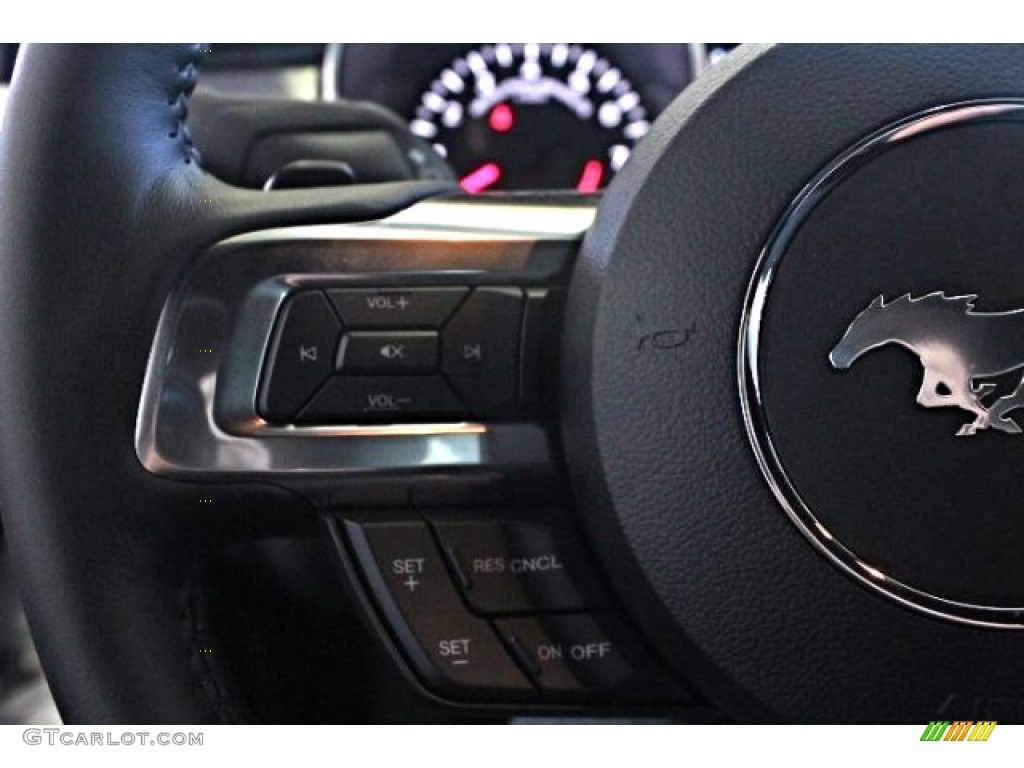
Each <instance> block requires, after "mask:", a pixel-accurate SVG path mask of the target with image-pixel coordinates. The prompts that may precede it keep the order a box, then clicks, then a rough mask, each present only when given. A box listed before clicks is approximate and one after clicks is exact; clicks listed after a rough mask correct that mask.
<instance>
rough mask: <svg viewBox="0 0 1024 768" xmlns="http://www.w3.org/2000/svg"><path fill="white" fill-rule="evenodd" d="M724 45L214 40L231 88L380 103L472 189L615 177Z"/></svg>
mask: <svg viewBox="0 0 1024 768" xmlns="http://www.w3.org/2000/svg"><path fill="white" fill-rule="evenodd" d="M733 47H734V46H733V45H732V44H728V43H689V44H602V43H461V44H456V43H440V44H435V43H429V44H428V43H413V44H409V43H402V44H380V43H378V44H340V43H329V44H326V45H322V46H309V45H246V46H242V45H233V44H223V45H220V44H213V45H212V46H211V49H212V55H210V56H209V57H208V58H207V60H206V62H205V63H204V77H203V81H204V84H205V85H206V86H207V87H212V88H214V89H216V90H218V91H221V92H223V93H225V94H228V95H244V96H257V95H263V96H272V97H287V98H299V99H305V100H325V101H331V100H334V99H339V98H345V99H357V100H366V101H372V102H375V103H377V104H382V105H384V106H386V107H388V108H389V109H391V110H392V111H394V112H395V113H396V114H398V115H399V116H400V117H402V118H403V119H404V120H406V121H407V122H408V124H409V127H410V129H411V131H412V133H414V134H415V135H417V136H419V137H421V138H422V139H424V140H425V141H427V142H428V143H429V144H430V145H431V146H432V147H433V148H434V151H435V152H437V153H438V154H439V155H440V156H442V157H443V158H444V159H445V160H446V161H447V163H448V164H449V165H450V166H451V167H452V169H453V171H454V172H455V174H456V177H457V178H458V180H459V182H460V184H461V186H462V187H463V189H465V190H466V191H467V192H470V193H480V192H485V191H501V190H525V189H546V190H549V189H550V190H553V189H566V190H575V191H578V192H583V193H590V192H596V191H598V190H600V189H602V188H603V187H605V186H607V184H608V182H609V181H610V180H611V178H612V177H613V176H614V175H615V173H616V172H617V171H618V170H619V169H620V168H621V167H622V166H623V164H624V163H625V162H626V160H627V159H628V158H629V155H630V153H631V152H632V150H633V147H634V146H635V145H636V144H637V142H638V141H640V139H642V138H643V136H644V135H646V134H647V132H648V131H649V130H650V127H651V124H652V122H653V121H654V120H655V119H656V118H657V116H658V115H659V114H660V113H661V112H662V111H663V110H664V109H665V108H666V107H667V106H668V104H669V103H671V101H672V100H673V99H674V98H675V96H676V95H678V94H679V92H680V91H682V90H683V89H684V88H685V87H686V86H687V85H689V84H690V83H691V82H692V81H693V80H694V79H695V78H696V77H698V76H699V75H700V73H701V72H702V71H704V70H705V69H706V68H707V67H709V66H712V65H714V64H715V63H716V62H717V61H719V60H720V59H721V58H723V57H724V56H725V55H727V53H728V51H729V50H731V49H732V48H733Z"/></svg>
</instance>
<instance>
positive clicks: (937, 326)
mask: <svg viewBox="0 0 1024 768" xmlns="http://www.w3.org/2000/svg"><path fill="white" fill-rule="evenodd" d="M977 298H978V297H977V295H973V294H972V295H968V296H946V295H945V294H944V293H941V292H940V293H929V294H927V295H925V296H920V297H918V298H913V297H911V295H910V294H909V293H908V294H905V295H903V296H900V297H899V298H898V299H894V300H893V301H890V302H889V303H888V304H886V303H885V300H884V299H883V298H882V297H881V296H879V297H877V298H876V299H875V300H874V301H872V302H871V303H870V304H869V305H868V306H867V309H865V310H864V311H863V312H861V313H860V314H859V315H857V317H856V318H854V321H853V322H852V323H850V327H849V328H847V329H846V333H844V334H843V338H842V339H840V340H839V343H838V344H836V346H835V348H834V349H833V350H832V352H831V353H829V356H828V359H829V361H830V362H831V363H832V366H833V367H834V368H836V369H837V370H846V369H847V368H849V367H850V366H851V365H853V364H854V362H856V361H857V359H858V358H859V357H860V356H861V355H863V354H864V353H865V352H870V351H871V350H873V349H878V348H879V347H882V346H885V345H886V344H898V345H900V346H902V347H905V348H907V349H909V350H910V351H911V352H913V353H914V354H915V355H917V356H918V357H919V358H920V360H921V366H922V367H923V368H924V377H923V378H922V380H921V389H920V390H919V391H918V393H917V402H918V403H919V404H920V405H923V406H924V407H925V408H962V409H963V410H965V411H967V412H968V413H971V414H974V421H973V422H970V423H968V424H964V425H963V426H962V427H960V431H959V432H957V435H960V436H969V435H974V434H976V433H977V432H978V431H979V430H983V429H995V430H999V431H1000V432H1006V433H1009V434H1013V435H1016V434H1020V433H1021V428H1020V425H1019V424H1017V422H1015V421H1013V420H1012V419H1010V418H1008V417H1007V414H1008V413H1010V411H1013V410H1016V409H1017V408H1024V372H1022V374H1021V379H1020V380H1019V381H1018V382H1017V385H1016V387H1015V388H1014V389H1013V391H1012V392H1010V393H1009V394H1007V395H1004V396H1002V397H995V398H994V399H992V396H993V395H994V394H995V391H996V386H997V385H996V384H994V383H992V382H983V381H980V380H981V379H992V378H995V377H997V376H1002V375H1003V374H1007V373H1010V372H1011V371H1018V370H1024V309H1015V310H1011V311H1009V312H975V311H974V300H975V299H977ZM986 400H987V401H988V404H986Z"/></svg>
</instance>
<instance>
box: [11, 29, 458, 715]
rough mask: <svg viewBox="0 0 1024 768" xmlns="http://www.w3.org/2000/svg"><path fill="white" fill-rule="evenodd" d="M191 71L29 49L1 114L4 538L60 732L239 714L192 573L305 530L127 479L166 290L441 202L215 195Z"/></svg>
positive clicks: (275, 492)
mask: <svg viewBox="0 0 1024 768" xmlns="http://www.w3.org/2000/svg"><path fill="white" fill-rule="evenodd" d="M202 56H203V49H202V46H201V45H199V44H193V45H153V46H123V45H112V46H108V45H103V46H95V45H94V46H70V45H52V46H51V45H42V46H28V47H26V49H25V50H23V52H22V55H21V57H20V59H19V64H18V69H17V72H16V75H15V78H14V82H13V85H12V90H11V94H10V97H9V100H8V102H7V110H6V114H5V122H4V130H3V138H2V148H0V167H2V169H3V171H2V173H0V187H2V189H0V233H2V235H0V265H2V266H0V270H2V272H3V276H2V278H0V284H2V288H0V305H2V309H0V313H2V317H3V324H4V327H5V329H7V330H6V332H5V333H4V334H3V339H2V340H0V357H2V358H3V360H4V361H5V363H4V365H3V366H2V372H0V402H2V403H3V406H2V407H3V410H4V411H5V413H6V414H7V418H6V419H5V424H4V429H3V435H2V437H0V441H2V444H3V445H2V448H0V453H2V455H3V459H2V463H3V469H2V474H3V476H4V477H5V478H6V479H5V481H4V484H3V515H4V529H5V532H6V535H7V536H8V538H9V542H10V546H11V550H12V560H13V562H14V565H15V568H16V571H17V574H18V578H19V582H20V588H21V590H22V593H23V596H24V599H25V603H26V610H27V613H28V615H29V617H30V622H31V626H32V629H33V634H34V636H35V640H36V643H37V646H38V649H39V653H40V656H41V658H42V660H43V662H44V666H45V669H46V672H47V676H48V679H49V683H50V686H51V689H52V690H53V693H54V695H55V698H56V700H57V702H58V706H59V707H60V710H61V713H62V716H63V717H64V719H65V721H67V722H92V723H98V722H137V723H147V722H152V723H187V722H226V721H231V720H234V719H238V718H240V717H244V714H240V710H239V709H238V708H237V707H233V706H232V705H231V703H230V702H228V701H227V699H226V694H225V692H224V689H223V686H221V685H220V684H219V683H218V681H217V678H216V674H215V671H214V670H213V668H212V666H211V664H210V663H208V661H207V660H204V659H203V658H201V656H200V653H199V651H200V650H201V649H200V647H199V645H200V642H201V641H200V640H198V635H197V631H198V629H199V626H198V625H199V623H200V621H201V620H200V618H199V617H198V614H197V613H196V606H197V602H196V601H197V599H198V596H197V593H196V590H195V582H194V576H195V573H196V568H197V564H198V563H200V562H201V561H202V558H203V555H204V552H205V551H207V550H208V548H209V547H216V546H218V542H220V543H224V542H226V541H230V540H233V539H235V540H237V539H239V538H241V539H244V538H247V537H250V536H257V535H265V534H266V533H267V532H268V531H273V530H275V529H282V527H283V529H288V530H294V529H295V526H296V525H297V524H298V525H300V526H301V525H303V524H306V523H308V522H309V521H310V520H311V517H310V515H309V514H304V513H308V512H310V509H309V507H308V506H307V505H305V504H303V503H302V502H301V501H298V500H297V499H296V498H295V497H294V496H292V495H291V494H289V493H287V492H285V491H282V490H280V489H273V488H270V487H266V486H263V487H260V488H258V489H256V488H253V487H245V486H241V485H233V486H230V487H228V486H225V487H223V488H214V489H212V490H211V489H210V488H205V489H200V488H199V487H198V486H196V485H193V484H190V483H184V482H171V481H168V480H164V479H159V478H157V477H155V476H153V475H150V474H148V473H147V472H146V471H145V470H144V469H143V468H142V466H141V465H140V464H139V461H138V459H137V457H136V455H135V452H134V449H133V433H134V429H135V418H136V409H137V406H138V397H139V391H140V387H141V384H142V380H143V375H144V372H145V367H146V358H147V355H148V350H149V346H150V344H151V341H152V337H153V332H154V329H155V325H156V322H157V319H158V316H159V312H160V308H161V306H162V304H163V301H164V299H165V297H166V294H167V292H168V290H169V287H170V286H171V285H172V284H173V281H174V278H175V276H176V275H177V274H178V273H179V271H180V270H181V268H182V267H183V266H184V265H185V264H186V263H187V261H188V259H189V258H190V256H191V255H193V254H195V253H196V252H197V251H198V250H199V249H200V248H201V247H202V246H204V245H206V244H208V243H210V242H212V241H214V240H216V239H218V238H220V237H223V236H225V235H227V234H230V233H232V232H237V231H240V230H244V229H248V228H252V227H258V226H264V225H270V224H274V225H281V224H286V223H311V222H320V221H345V220H353V219H363V218H373V217H377V216H381V215H385V214H387V213H389V212H391V211H394V210H397V209H400V208H402V207H404V206H405V205H407V204H408V203H410V202H412V201H414V200H416V199H418V198H420V197H423V196H426V195H429V194H432V193H436V192H437V191H439V190H441V189H445V188H446V185H443V184H436V183H417V182H409V183H395V184H384V185H378V186H376V187H361V188H359V189H358V191H356V190H354V189H348V190H346V189H335V190H305V191H295V192H282V193H275V194H274V195H264V194H261V193H256V192H249V191H245V190H241V189H237V188H233V187H230V186H228V185H225V184H222V183H220V182H219V181H217V180H216V179H214V178H213V177H211V176H209V175H207V174H205V173H204V172H203V170H202V169H201V168H200V166H199V164H198V162H197V159H198V156H197V153H196V151H195V149H194V148H193V146H192V144H191V141H190V139H189V134H188V128H187V126H186V118H187V115H188V106H189V98H190V95H191V92H192V89H193V88H194V86H195V83H196V79H197V76H198V71H199V64H200V61H201V58H202ZM200 498H211V499H213V500H214V501H213V504H214V505H216V507H217V512H216V514H211V511H210V508H209V507H206V506H201V505H200V504H199V503H198V500H199V499H200ZM296 520H300V521H302V520H304V521H305V523H303V522H299V523H296Z"/></svg>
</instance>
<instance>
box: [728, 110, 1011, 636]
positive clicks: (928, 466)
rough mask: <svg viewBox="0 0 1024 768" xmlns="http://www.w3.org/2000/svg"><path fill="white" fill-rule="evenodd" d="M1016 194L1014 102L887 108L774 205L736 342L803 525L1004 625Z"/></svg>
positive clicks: (913, 584)
mask: <svg viewBox="0 0 1024 768" xmlns="http://www.w3.org/2000/svg"><path fill="white" fill-rule="evenodd" d="M1018 196H1024V105H1022V104H1019V103H1012V102H1009V103H1008V102H1003V103H992V102H982V103H973V104H960V105H954V106H950V107H944V108H941V109H939V110H932V111H928V112H926V113H923V114H920V115H917V116H913V117H911V118H910V119H908V120H905V121H900V122H899V123H897V124H895V125H893V126H891V127H889V128H887V129H885V130H883V131H882V132H880V133H878V134H876V135H874V136H872V137H870V138H869V139H867V140H866V141H865V142H863V143H861V144H859V145H857V146H856V147H854V148H853V149H852V150H851V151H849V152H848V153H846V154H845V155H844V156H842V157H841V158H840V159H839V160H838V161H837V162H835V163H833V164H832V165H830V166H829V167H827V168H826V169H825V170H824V171H823V172H822V173H821V174H820V175H819V177H818V179H817V180H816V181H815V182H813V183H812V184H811V185H810V187H809V188H808V189H807V190H806V192H805V193H804V194H803V195H801V197H800V199H799V200H798V201H797V202H796V203H795V204H794V205H793V206H792V208H791V209H790V211H789V212H788V213H787V214H786V215H785V216H784V218H783V220H782V223H781V224H780V226H779V229H778V231H777V233H776V235H775V237H774V238H773V239H772V241H771V242H770V244H769V246H768V248H767V250H766V252H765V254H764V256H763V258H762V260H761V263H760V264H759V266H758V269H757V272H756V275H755V279H754V284H753V286H752V288H751V291H750V294H749V296H748V301H747V307H746V315H745V320H744V326H743V331H742V335H743V338H742V340H741V352H742V364H741V377H742V380H743V388H742V395H743V404H744V409H745V415H746V417H747V424H748V429H749V432H750V435H751V437H752V439H753V442H754V445H755V448H756V450H757V454H758V458H759V459H760V463H761V466H762V468H763V470H764V472H765V475H766V477H767V479H768V481H769V483H770V485H771V487H772V489H773V491H774V492H775V494H776V496H777V497H778V499H779V501H780V503H781V504H782V505H783V507H784V509H786V511H787V512H788V513H789V514H790V515H791V517H792V518H793V520H794V521H795V522H796V523H797V525H798V526H799V528H800V529H801V530H802V531H803V532H804V533H805V535H807V536H808V537H809V538H810V539H811V540H812V542H813V543H814V544H815V545H816V546H817V547H818V548H819V549H821V550H822V551H823V552H824V553H825V554H826V555H827V556H828V557H829V558H830V559H832V560H833V561H834V562H835V563H836V564H837V565H839V566H840V567H841V568H842V569H843V570H845V571H846V572H847V573H848V574H849V575H852V576H854V577H855V578H857V579H859V580H861V581H863V582H864V583H865V584H866V585H868V586H869V587H871V588H872V589H875V590H877V591H879V592H881V593H883V594H885V595H887V596H890V597H893V598H895V599H896V600H898V601H900V602H903V603H905V604H907V605H910V606H912V607H915V608H918V609H920V610H923V611H927V612H931V613H933V614H935V615H939V616H943V617H945V618H948V619H951V620H955V621H965V622H973V623H980V624H994V625H1004V626H1014V627H1021V626H1024V620H1022V616H1024V567H1021V566H1022V564H1024V511H1022V505H1021V499H1024V472H1021V467H1022V465H1024V430H1022V428H1021V425H1022V424H1024V280H1022V279H1021V264H1022V258H1024V250H1022V247H1024V217H1020V216H1018V215H1016V214H1015V213H1014V212H1013V205H1012V204H1011V203H1010V201H1011V200H1013V199H1022V198H1020V197H1018ZM1018 409H1022V410H1018ZM1017 419H1020V421H1019V422H1018V421H1017Z"/></svg>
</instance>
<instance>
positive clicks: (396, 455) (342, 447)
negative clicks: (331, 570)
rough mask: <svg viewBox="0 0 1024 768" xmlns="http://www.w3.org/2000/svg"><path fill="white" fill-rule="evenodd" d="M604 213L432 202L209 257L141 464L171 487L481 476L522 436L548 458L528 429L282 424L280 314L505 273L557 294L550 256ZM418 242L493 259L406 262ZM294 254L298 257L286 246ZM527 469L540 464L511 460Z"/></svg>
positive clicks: (153, 369) (156, 396) (157, 383)
mask: <svg viewBox="0 0 1024 768" xmlns="http://www.w3.org/2000/svg"><path fill="white" fill-rule="evenodd" d="M594 213H595V208H594V205H593V203H592V202H590V203H587V202H580V201H579V200H577V199H566V200H565V201H564V202H552V203H548V202H545V203H543V204H531V203H529V202H522V201H518V200H517V199H516V198H509V199H504V200H503V199H501V198H498V199H491V200H487V199H484V198H477V199H472V200H466V199H451V200H431V201H427V202H423V203H420V204H418V205H415V206H413V207H411V208H409V209H407V210H405V211H403V212H401V213H398V214H396V215H394V216H391V217H389V218H387V219H383V220H380V221H372V222H366V223H359V224H338V225H320V226H307V227H288V228H281V229H274V230H267V231H259V232H251V233H247V234H243V235H239V236H236V237H232V238H229V239H227V240H225V241H223V242H221V243H218V244H217V245H215V246H213V247H212V248H210V249H208V250H207V251H206V252H204V253H203V254H202V255H201V257H200V258H199V259H198V260H197V262H196V264H195V265H194V266H193V267H192V268H191V269H190V270H189V272H188V274H187V275H186V276H185V277H184V278H183V280H182V282H181V284H180V285H179V287H178V288H177V290H175V291H174V293H173V294H172V295H171V297H170V298H169V299H168V301H167V303H166V304H165V306H164V309H163V312H162V314H161V318H160V322H159V325H158V327H157V332H156V338H155V340H154V343H153V346H152V349H151V352H150V358H149V363H148V366H147V370H146V377H145V381H144V384H143V388H142V397H141V400H140V404H139V413H138V418H137V421H136V429H135V450H136V454H137V455H138V458H139V461H140V462H141V463H142V465H143V466H144V467H146V469H147V470H149V471H150V472H152V473H154V474H158V475H165V476H181V475H202V476H210V475H217V474H227V475H238V474H248V475H257V476H268V475H279V474H288V475H292V474H296V473H299V474H303V475H315V474H327V475H331V474H339V473H345V474H351V473H360V472H377V471H384V470H395V471H400V470H416V469H424V468H432V467H453V466H477V467H481V466H489V465H491V464H492V463H494V462H497V461H499V460H500V461H502V463H505V461H506V460H505V458H503V457H504V454H503V453H502V451H503V450H504V451H506V452H507V449H503V448H501V447H500V445H506V444H507V443H508V442H509V438H511V439H512V441H513V442H517V443H518V444H519V445H525V446H529V447H530V448H531V451H527V452H525V453H526V454H529V455H533V456H537V455H545V456H546V455H547V452H548V449H547V440H546V436H545V434H544V430H543V429H542V428H541V427H540V426H539V425H536V424H527V423H523V424H502V425H493V426H492V425H483V424H473V423H452V424H395V425H383V426H349V425H339V426H311V427H297V426H272V425H270V424H268V423H267V422H266V421H265V420H264V419H263V418H262V417H261V416H260V415H259V414H258V412H257V409H256V402H257V394H258V390H259V381H260V373H261V369H262V366H263V361H264V357H265V354H266V350H267V348H268V344H269V340H270V338H271V334H272V332H273V327H274V322H275V318H276V315H277V312H278V309H279V307H280V306H281V303H282V301H283V300H284V298H285V296H286V295H287V294H288V293H289V291H291V290H293V289H294V288H296V287H298V286H301V285H309V284H315V285H317V286H330V285H366V284H374V285H377V284H380V281H385V283H384V284H388V281H390V283H391V284H395V282H396V281H397V282H398V283H399V284H406V283H407V284H413V285H415V284H419V285H423V284H430V285H435V284H461V283H463V282H474V281H476V282H479V281H480V280H481V279H486V280H491V279H500V277H494V276H503V278H504V279H506V280H507V279H509V277H510V276H512V277H514V278H515V279H516V280H517V281H518V280H519V279H520V278H522V281H524V282H526V283H529V282H531V281H532V282H533V283H534V284H543V283H544V281H546V280H548V279H550V278H551V277H552V276H553V275H554V274H556V273H557V272H558V271H559V270H563V269H564V268H565V266H566V263H565V259H552V258H548V257H545V256H544V254H541V253H539V252H538V248H537V246H538V245H541V244H543V243H561V244H563V245H564V246H565V247H566V249H569V250H572V249H574V248H575V244H576V243H578V242H579V240H580V239H581V238H582V236H583V233H584V232H585V231H586V230H587V228H588V227H589V226H590V224H591V222H592V221H593V218H594ZM382 242H385V243H394V249H393V250H391V253H393V254H395V256H396V257H395V258H394V259H393V260H392V261H391V263H390V264H377V263H374V262H373V261H372V260H371V259H370V257H369V256H368V255H367V254H368V253H379V252H380V244H381V243H382ZM296 243H301V244H302V245H303V247H302V248H301V249H296V248H294V246H295V244H296ZM417 243H419V244H424V245H430V246H431V247H433V248H434V252H435V253H436V252H440V253H442V254H443V253H444V251H445V249H444V248H443V245H444V244H445V243H451V244H452V246H453V247H452V249H451V250H452V252H453V253H454V252H456V251H457V252H459V253H462V254H466V251H467V249H466V247H465V246H466V245H467V244H473V243H480V248H479V249H468V250H470V251H472V252H473V253H470V254H468V255H463V256H459V257H457V258H456V257H454V256H453V257H452V258H451V259H449V260H448V262H447V263H439V262H442V261H443V259H441V258H433V257H432V258H419V259H415V260H413V261H411V262H408V263H407V262H406V261H403V260H402V259H400V258H398V256H400V255H401V254H402V253H403V248H410V247H412V246H415V244H417ZM287 244H291V245H292V248H290V249H288V248H282V247H279V246H282V245H287ZM375 245H376V250H375V251H374V250H373V249H374V246H375ZM456 246H461V248H459V247H456ZM389 250H390V249H389ZM297 251H298V252H297ZM460 259H461V260H460ZM556 262H557V263H556ZM496 436H497V437H500V438H501V439H496ZM499 444H500V445H499ZM517 460H519V461H527V460H528V458H527V456H526V455H524V456H523V458H521V459H520V458H519V457H518V456H516V455H515V453H513V454H511V455H509V456H508V458H507V461H509V462H511V463H512V464H515V463H516V461H517Z"/></svg>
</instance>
